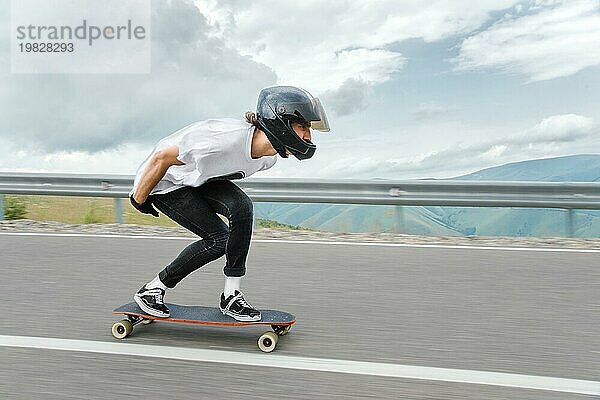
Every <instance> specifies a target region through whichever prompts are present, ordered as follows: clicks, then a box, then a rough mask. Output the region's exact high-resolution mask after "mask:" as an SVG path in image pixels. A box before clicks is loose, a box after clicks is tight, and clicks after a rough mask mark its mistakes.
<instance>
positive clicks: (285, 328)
mask: <svg viewBox="0 0 600 400" xmlns="http://www.w3.org/2000/svg"><path fill="white" fill-rule="evenodd" d="M271 328H272V329H273V332H275V333H276V334H277V335H279V336H285V335H287V334H288V332H289V331H290V329H292V326H291V325H271Z"/></svg>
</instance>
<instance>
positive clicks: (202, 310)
mask: <svg viewBox="0 0 600 400" xmlns="http://www.w3.org/2000/svg"><path fill="white" fill-rule="evenodd" d="M165 305H166V306H167V307H168V308H169V311H170V313H171V315H170V316H169V317H167V318H163V317H154V316H151V315H148V314H146V313H145V312H144V311H142V310H141V309H140V308H139V307H138V305H137V304H136V303H133V302H132V303H128V304H124V305H122V306H121V307H118V308H115V309H114V310H113V314H125V315H135V316H138V317H142V318H145V319H152V320H157V321H169V322H183V323H188V324H202V325H220V326H248V325H280V326H287V325H292V324H294V323H295V322H296V317H294V316H293V315H292V314H290V313H287V312H284V311H278V310H260V313H261V316H262V319H261V320H260V321H248V322H245V321H236V320H235V319H233V318H231V317H230V316H228V315H223V313H221V310H219V309H218V308H216V307H205V306H184V305H179V304H172V303H165Z"/></svg>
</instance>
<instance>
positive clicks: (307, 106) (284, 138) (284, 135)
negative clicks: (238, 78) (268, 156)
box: [256, 86, 329, 160]
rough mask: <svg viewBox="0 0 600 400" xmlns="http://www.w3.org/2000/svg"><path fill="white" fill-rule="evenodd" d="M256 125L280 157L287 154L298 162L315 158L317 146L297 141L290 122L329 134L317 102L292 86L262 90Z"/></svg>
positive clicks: (324, 117) (285, 156) (324, 116)
mask: <svg viewBox="0 0 600 400" xmlns="http://www.w3.org/2000/svg"><path fill="white" fill-rule="evenodd" d="M256 116H257V120H258V124H259V125H260V128H261V130H262V131H264V132H265V134H266V135H267V138H268V139H269V141H270V142H271V145H272V146H273V147H274V148H275V150H277V153H279V155H280V156H281V157H284V158H287V153H286V150H289V152H290V153H292V154H293V155H294V156H295V157H296V158H297V159H299V160H305V159H307V158H311V157H312V156H313V154H315V150H316V149H317V146H315V145H314V144H313V143H312V142H311V141H310V140H305V139H301V138H300V137H298V135H297V134H296V132H295V131H294V129H293V128H292V122H298V123H300V124H307V125H310V127H311V128H312V129H316V130H318V131H321V132H328V131H329V123H328V122H327V116H326V115H325V110H324V109H323V106H322V105H321V102H320V101H319V99H318V98H316V97H313V96H312V95H311V94H310V93H308V92H307V91H306V90H304V89H300V88H297V87H294V86H272V87H268V88H265V89H263V90H261V92H260V94H259V95H258V104H257V106H256Z"/></svg>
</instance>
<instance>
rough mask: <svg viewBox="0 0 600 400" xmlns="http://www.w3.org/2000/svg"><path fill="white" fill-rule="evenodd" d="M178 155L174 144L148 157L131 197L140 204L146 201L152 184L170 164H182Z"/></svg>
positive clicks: (154, 183) (161, 176) (177, 148)
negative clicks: (148, 159)
mask: <svg viewBox="0 0 600 400" xmlns="http://www.w3.org/2000/svg"><path fill="white" fill-rule="evenodd" d="M178 156H179V147H178V146H177V145H175V146H171V147H167V148H166V149H164V150H161V151H159V152H157V153H156V154H154V155H153V156H152V158H150V161H149V162H148V165H147V166H146V169H145V170H144V172H143V173H142V176H141V177H140V181H139V182H138V186H137V188H136V190H135V193H134V194H133V199H134V200H135V201H136V202H138V203H139V204H142V203H144V202H145V201H146V199H147V198H148V195H149V194H150V192H151V191H152V189H154V186H156V185H157V184H158V182H160V180H161V179H162V178H163V176H165V173H166V172H167V169H169V167H170V166H171V165H184V163H182V162H181V161H179V160H178V159H177V157H178Z"/></svg>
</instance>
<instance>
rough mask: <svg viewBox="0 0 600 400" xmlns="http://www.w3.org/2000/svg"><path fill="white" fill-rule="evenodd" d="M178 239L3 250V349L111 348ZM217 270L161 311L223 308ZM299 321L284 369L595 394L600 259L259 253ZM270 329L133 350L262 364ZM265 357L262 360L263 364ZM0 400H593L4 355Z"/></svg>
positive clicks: (13, 244)
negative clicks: (119, 311) (116, 325)
mask: <svg viewBox="0 0 600 400" xmlns="http://www.w3.org/2000/svg"><path fill="white" fill-rule="evenodd" d="M186 244H187V242H186V241H181V240H156V239H126V238H100V237H55V236H12V235H0V255H1V260H2V261H1V262H2V267H1V271H2V279H0V298H2V299H3V300H4V301H3V302H2V305H3V307H2V324H1V326H0V335H19V336H38V337H51V338H65V339H80V340H90V341H105V342H115V339H114V338H113V337H112V336H111V334H110V327H111V325H112V323H113V322H114V321H116V320H117V319H118V318H117V317H116V316H114V315H112V314H111V310H112V309H113V308H115V307H117V306H119V305H121V304H122V303H126V302H129V301H131V296H132V294H133V293H134V292H135V291H137V289H139V287H140V286H141V285H142V284H143V283H145V282H146V281H148V280H150V279H151V278H152V277H153V276H154V275H155V274H156V272H158V271H159V270H160V269H161V268H162V267H163V266H164V265H165V264H167V263H169V262H170V261H171V259H172V258H174V257H175V256H176V255H177V254H178V253H179V251H180V250H181V249H182V248H183V247H184V246H185V245H186ZM222 265H223V260H218V261H216V262H214V263H211V264H209V265H207V266H205V267H203V268H202V269H200V270H198V271H196V272H195V273H194V274H192V275H191V276H189V277H188V278H186V279H185V280H184V281H183V282H182V283H181V284H180V285H179V286H178V287H177V288H176V289H175V290H172V291H169V292H168V293H167V297H166V301H167V302H175V303H183V304H209V305H210V304H214V305H217V301H218V297H219V295H220V292H221V290H222V285H223V275H222ZM242 289H243V290H244V292H245V294H246V297H247V298H248V300H249V301H250V302H251V303H252V304H253V305H255V306H257V307H258V308H274V309H281V310H285V311H289V312H291V313H293V314H295V315H296V317H297V319H298V322H297V324H296V325H295V326H294V328H293V329H292V332H291V333H290V334H289V335H288V336H286V337H284V338H282V340H281V341H280V342H279V345H278V348H277V350H276V353H277V355H283V356H290V357H295V356H297V357H312V358H318V359H321V358H327V359H339V360H356V361H369V362H374V363H390V364H403V365H415V366H428V367H443V368H455V369H467V370H479V371H495V372H509V373H514V374H523V375H535V376H548V377H556V378H570V379H581V380H590V381H598V380H600V379H599V377H600V335H598V332H599V330H600V318H599V316H600V315H599V314H600V252H549V251H524V250H520V251H510V250H499V249H494V250H488V249H485V250H483V249H472V248H458V249H448V248H423V247H386V246H356V245H332V244H315V243H311V244H289V243H264V242H255V243H253V245H252V249H251V253H250V258H249V260H248V274H247V276H246V277H245V278H244V281H243V287H242ZM262 331H264V328H259V327H247V328H218V327H204V326H196V325H185V324H167V323H160V322H159V323H155V324H152V325H149V326H139V327H136V328H135V330H134V333H133V334H132V336H130V337H128V338H127V339H125V341H126V343H132V344H134V343H135V344H147V345H156V346H175V347H179V348H193V349H215V350H225V351H229V352H237V353H239V355H240V358H241V359H243V356H244V354H247V353H252V354H254V353H256V352H259V350H258V349H257V347H256V338H257V337H258V335H259V334H260V333H262ZM269 356H270V355H265V357H269ZM0 359H1V360H2V363H0V398H11V399H12V398H17V399H21V398H22V399H30V398H37V399H82V398H86V399H87V398H110V397H115V396H123V395H127V394H132V395H143V396H144V397H147V398H151V399H152V398H156V399H163V398H165V396H167V397H168V398H181V399H192V398H193V399H197V398H241V399H252V398H267V397H270V398H294V399H296V398H302V399H312V398H317V397H319V398H334V397H337V398H403V399H507V398H511V399H516V398H518V399H584V398H585V399H588V398H593V397H591V396H587V395H579V394H572V393H561V392H550V391H544V390H532V389H523V388H507V387H499V386H490V385H476V384H469V383H458V382H439V381H429V380H418V379H405V378H389V377H382V376H368V375H354V374H344V373H331V372H318V371H306V370H298V369H295V370H294V369H281V368H276V367H270V368H269V367H256V366H249V365H243V363H241V364H240V365H235V364H218V363H207V362H201V361H182V360H173V359H169V358H161V359H156V358H145V357H136V356H129V355H121V354H96V353H88V352H65V351H57V350H48V349H27V348H14V347H0Z"/></svg>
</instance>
